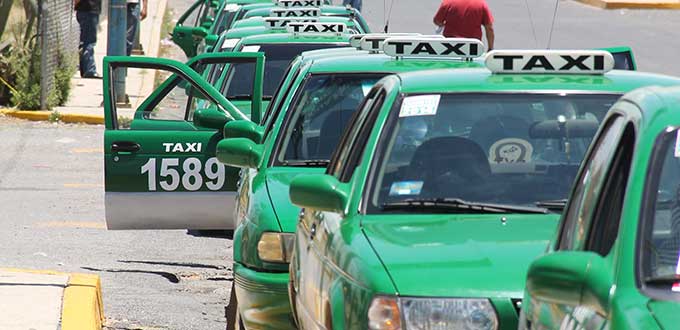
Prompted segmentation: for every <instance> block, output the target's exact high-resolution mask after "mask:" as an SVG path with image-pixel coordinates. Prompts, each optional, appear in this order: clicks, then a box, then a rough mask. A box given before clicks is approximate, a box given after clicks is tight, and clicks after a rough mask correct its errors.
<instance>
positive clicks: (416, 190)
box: [390, 181, 423, 196]
mask: <svg viewBox="0 0 680 330" xmlns="http://www.w3.org/2000/svg"><path fill="white" fill-rule="evenodd" d="M421 190H423V181H399V182H395V183H393V184H392V187H391V188H390V196H403V195H420V191H421Z"/></svg>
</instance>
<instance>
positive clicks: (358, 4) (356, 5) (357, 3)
mask: <svg viewBox="0 0 680 330" xmlns="http://www.w3.org/2000/svg"><path fill="white" fill-rule="evenodd" d="M361 1H362V0H354V4H353V5H352V7H354V8H356V10H358V11H361V4H362V3H361Z"/></svg>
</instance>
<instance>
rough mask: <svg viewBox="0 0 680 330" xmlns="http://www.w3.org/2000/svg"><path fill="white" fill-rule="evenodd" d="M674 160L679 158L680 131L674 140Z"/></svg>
mask: <svg viewBox="0 0 680 330" xmlns="http://www.w3.org/2000/svg"><path fill="white" fill-rule="evenodd" d="M675 158H680V130H678V135H677V137H676V138H675Z"/></svg>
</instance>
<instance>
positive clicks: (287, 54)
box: [208, 33, 349, 123]
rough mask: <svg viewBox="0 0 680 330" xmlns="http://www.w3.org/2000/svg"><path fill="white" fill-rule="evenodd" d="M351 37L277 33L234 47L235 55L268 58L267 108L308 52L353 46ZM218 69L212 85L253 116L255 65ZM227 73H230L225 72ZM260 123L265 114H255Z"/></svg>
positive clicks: (260, 36) (247, 64) (264, 90)
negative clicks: (256, 54)
mask: <svg viewBox="0 0 680 330" xmlns="http://www.w3.org/2000/svg"><path fill="white" fill-rule="evenodd" d="M348 40H349V35H348V34H333V33H331V34H293V33H276V34H263V35H254V36H250V37H245V38H243V39H241V40H239V42H238V43H237V44H236V45H235V46H234V48H233V49H232V50H233V51H234V52H261V53H264V56H265V58H266V61H265V66H264V80H263V82H264V86H263V106H267V105H268V104H269V101H270V100H271V98H272V96H273V95H274V93H275V92H276V90H277V88H278V86H279V85H280V83H281V81H282V79H283V77H284V74H285V73H286V68H287V67H288V66H289V65H290V63H291V61H293V59H294V58H295V57H296V56H298V55H300V54H301V53H303V52H305V51H310V50H315V49H328V48H340V47H348V46H349V41H348ZM225 67H226V65H216V66H214V67H213V68H212V69H211V72H210V73H209V77H208V81H209V82H210V83H212V84H213V85H214V86H216V87H217V88H218V89H219V90H220V91H221V93H222V95H224V96H226V97H227V99H228V100H229V101H231V102H232V103H233V104H234V105H235V106H236V107H238V108H239V109H241V111H243V112H244V113H246V114H250V113H251V109H250V108H251V99H252V94H253V77H254V76H255V75H254V70H255V65H254V64H253V63H240V64H235V65H230V66H228V68H226V69H225ZM224 70H226V72H222V71H224ZM252 119H253V121H255V122H257V123H259V122H260V119H261V114H259V113H258V114H255V113H254V114H253V116H252Z"/></svg>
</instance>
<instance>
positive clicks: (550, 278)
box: [520, 87, 680, 330]
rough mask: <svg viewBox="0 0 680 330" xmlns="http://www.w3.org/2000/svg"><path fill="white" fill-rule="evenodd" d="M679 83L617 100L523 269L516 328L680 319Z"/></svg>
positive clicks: (658, 324)
mask: <svg viewBox="0 0 680 330" xmlns="http://www.w3.org/2000/svg"><path fill="white" fill-rule="evenodd" d="M679 109H680V88H679V87H650V88H645V89H640V90H637V91H634V92H631V93H629V94H626V95H624V96H623V98H621V99H620V100H619V102H617V103H616V104H614V106H613V107H612V109H611V110H610V112H609V115H608V116H607V117H606V119H605V121H604V123H603V125H602V128H601V129H600V131H599V133H598V135H597V137H596V138H595V140H594V142H593V145H592V147H591V149H590V151H589V153H588V156H587V157H586V160H585V161H584V165H583V167H582V168H581V170H580V172H579V175H578V176H577V180H576V185H575V186H574V188H573V189H572V192H571V197H570V198H569V203H568V204H567V206H566V209H565V212H564V215H563V216H562V219H561V221H560V228H559V232H558V234H557V235H556V238H555V239H554V240H553V242H552V244H551V245H550V248H549V252H548V253H547V254H546V255H544V256H542V257H540V258H539V259H537V260H535V261H534V262H533V263H532V264H531V265H530V267H529V271H528V277H527V283H526V290H525V304H524V307H523V310H522V318H521V324H520V328H521V329H557V328H560V329H598V330H599V329H631V330H632V329H645V330H652V329H675V328H677V327H678V325H680V313H678V311H680V257H678V256H679V255H680V244H679V243H680V185H679V183H680V131H679V130H678V128H679V127H680V116H678V112H677V111H678V110H679Z"/></svg>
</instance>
